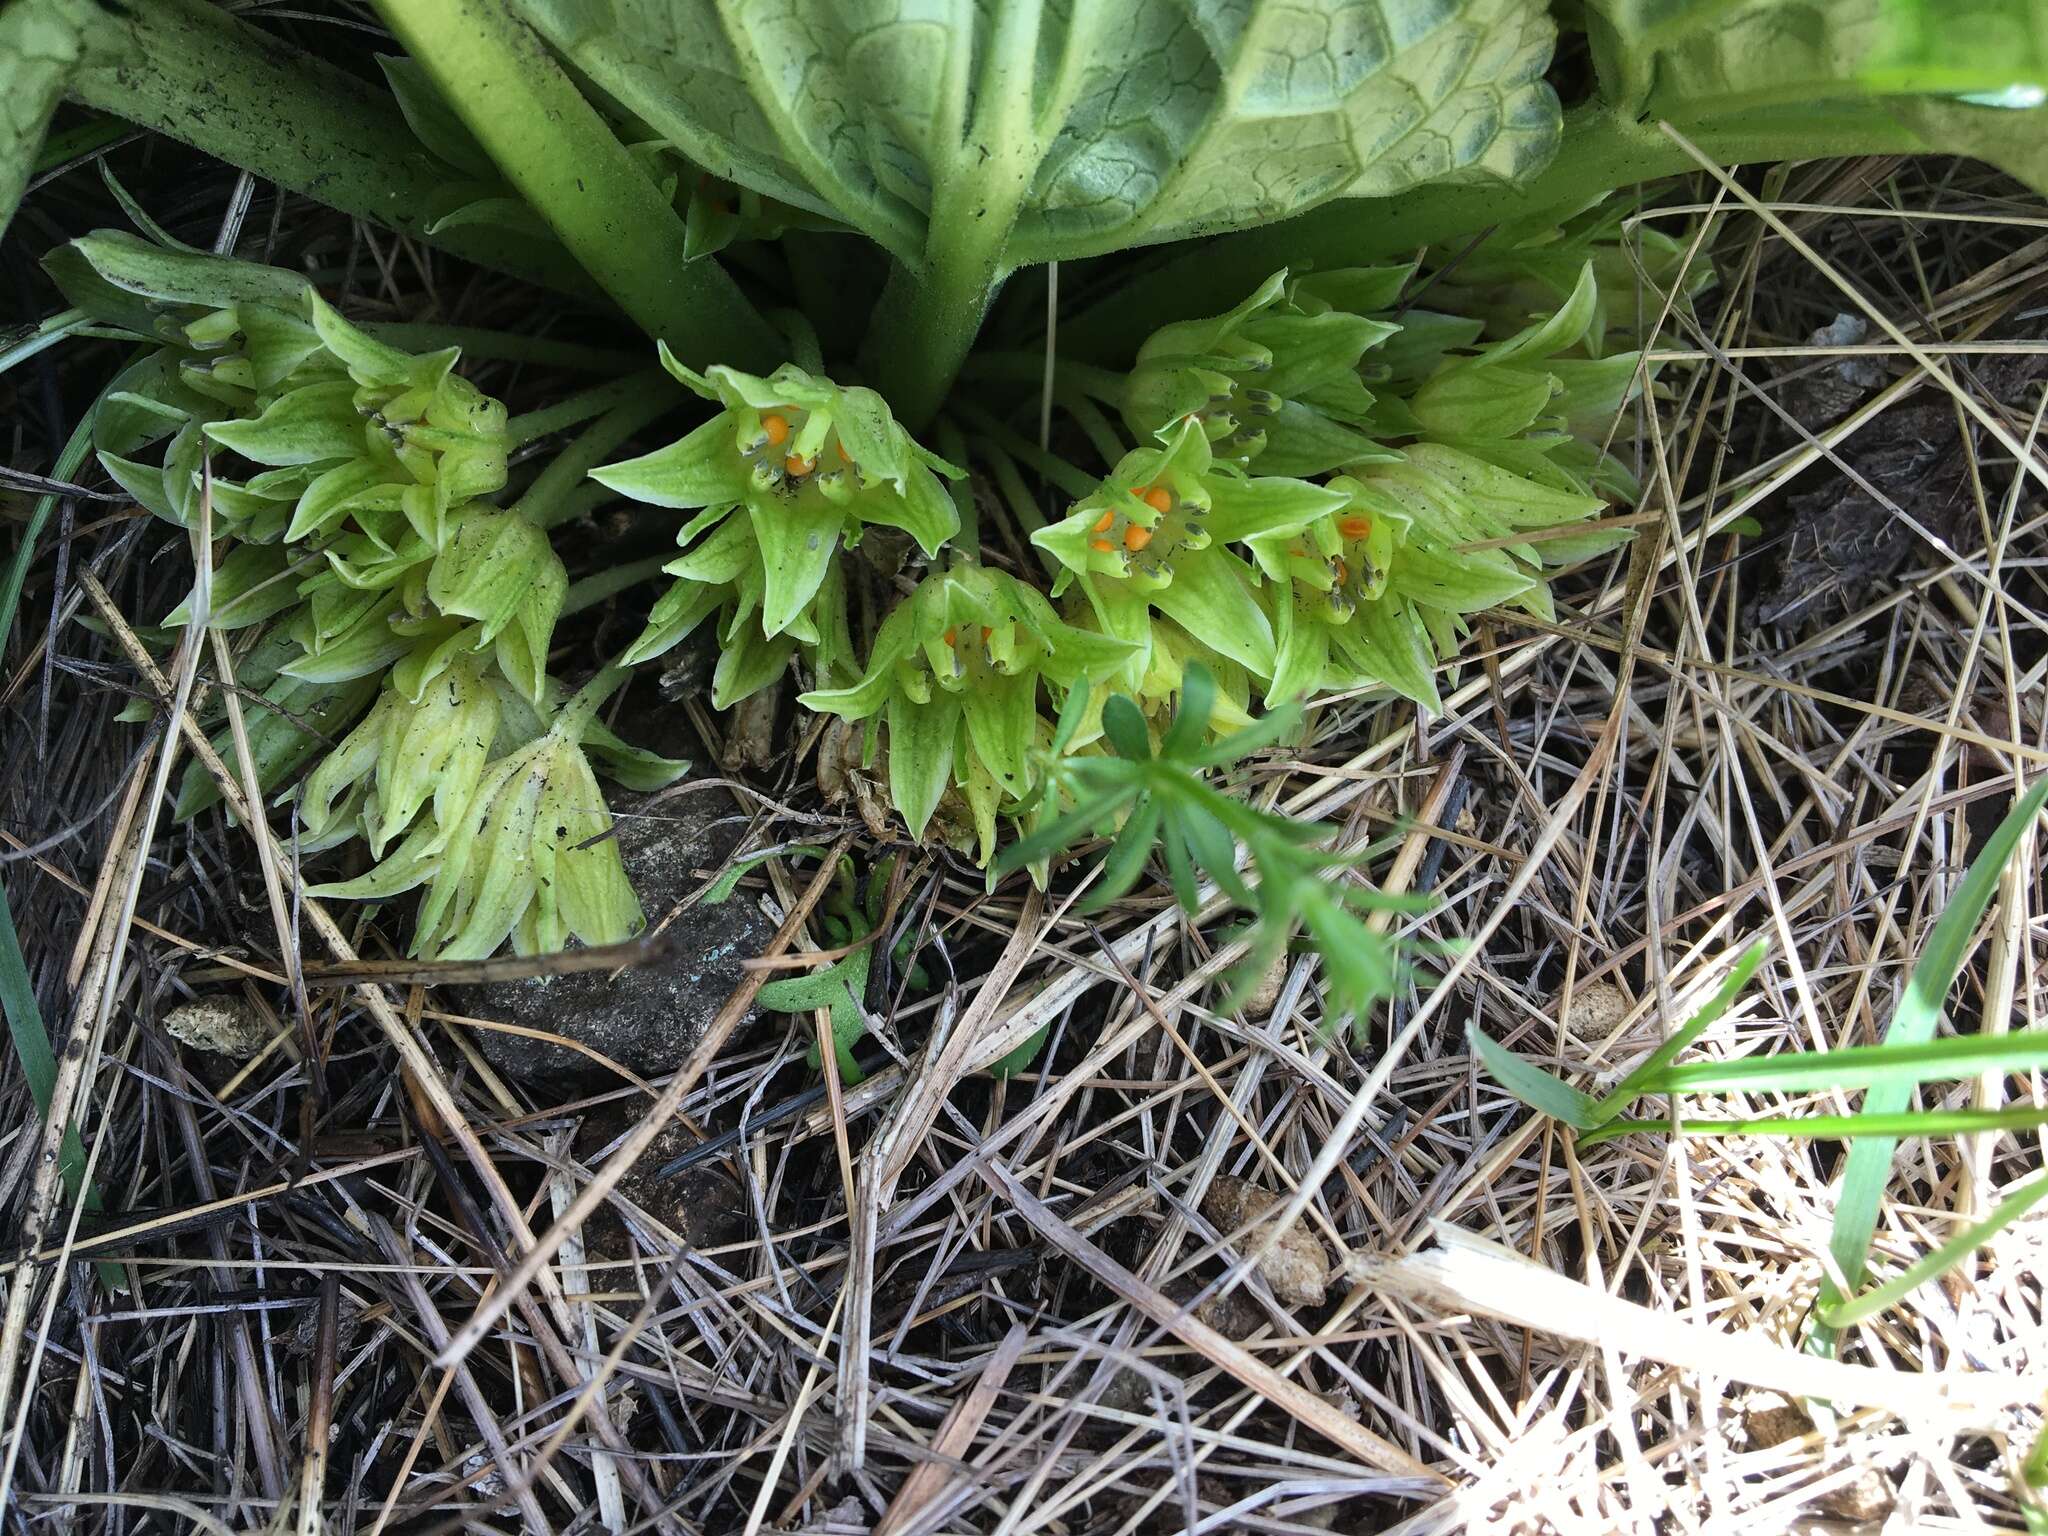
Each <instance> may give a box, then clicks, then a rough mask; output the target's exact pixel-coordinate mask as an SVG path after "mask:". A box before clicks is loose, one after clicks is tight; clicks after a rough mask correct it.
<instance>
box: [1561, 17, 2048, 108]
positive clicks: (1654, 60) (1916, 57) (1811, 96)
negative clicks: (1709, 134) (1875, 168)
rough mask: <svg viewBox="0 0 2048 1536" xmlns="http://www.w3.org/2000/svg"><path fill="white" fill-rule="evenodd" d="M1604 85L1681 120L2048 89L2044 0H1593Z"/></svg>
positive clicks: (1592, 25)
mask: <svg viewBox="0 0 2048 1536" xmlns="http://www.w3.org/2000/svg"><path fill="white" fill-rule="evenodd" d="M1587 13H1588V14H1587V30H1588V33H1589V34H1590V36H1591V38H1592V42H1593V56H1594V62H1595V65H1596V67H1597V68H1598V70H1599V73H1600V78H1601V81H1602V83H1603V84H1604V85H1605V86H1606V89H1607V92H1608V94H1609V95H1610V96H1612V97H1613V98H1614V99H1615V100H1616V101H1617V102H1618V103H1619V104H1621V105H1623V106H1626V107H1628V108H1629V109H1631V110H1634V111H1638V112H1641V113H1643V114H1644V115H1646V116H1650V117H1668V118H1672V119H1674V120H1675V121H1679V122H1685V121H1688V120H1697V119H1698V118H1700V117H1702V116H1706V115H1710V114H1711V115H1721V114H1725V113H1732V112H1743V111H1752V110H1756V109H1759V108H1770V107H1778V106H1793V107H1805V106H1808V105H1810V104H1812V103H1814V102H1816V101H1824V100H1827V99H1829V98H1838V97H1855V96H1873V95H1900V96H1904V95H1936V96H1961V95H1966V94H1978V93H1985V94H1996V93H1999V92H2002V91H2004V90H2006V89H2008V88H2009V87H2012V86H2031V87H2041V86H2048V15H2044V13H2043V12H2042V9H2041V7H2040V6H2039V5H2038V4H2036V3H2035V0H1589V4H1588V6H1587Z"/></svg>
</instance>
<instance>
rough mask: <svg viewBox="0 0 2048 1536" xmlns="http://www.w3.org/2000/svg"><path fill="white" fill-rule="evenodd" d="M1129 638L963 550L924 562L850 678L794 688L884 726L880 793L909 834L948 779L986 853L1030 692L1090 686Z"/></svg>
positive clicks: (1112, 665)
mask: <svg viewBox="0 0 2048 1536" xmlns="http://www.w3.org/2000/svg"><path fill="white" fill-rule="evenodd" d="M1130 650H1131V646H1130V644H1129V643H1128V642H1124V641H1121V640H1118V639H1114V638H1112V637H1109V636H1105V635H1100V634H1095V633H1093V632H1091V631H1089V630H1085V629H1078V628H1075V627H1074V626H1073V625H1070V624H1066V623H1064V622H1062V621H1061V619H1060V617H1059V615H1058V613H1057V612H1056V611H1055V610H1054V608H1053V606H1052V604H1051V603H1050V602H1049V601H1048V600H1047V599H1046V597H1045V595H1044V594H1043V593H1041V592H1039V591H1038V590H1037V589H1036V588H1034V587H1031V586H1028V585H1026V584H1025V583H1024V582H1021V581H1019V580H1018V579H1017V578H1016V577H1014V576H1011V575H1009V574H1008V573H1006V572H1003V571H998V570H992V569H990V568H988V567H986V566H983V565H979V564H977V563H975V562H974V561H971V560H967V559H964V558H962V559H956V560H955V561H954V562H953V563H952V564H951V565H950V566H948V567H947V568H946V569H945V570H943V571H933V572H932V573H930V574H929V575H927V576H926V577H925V578H924V580H923V581H922V582H920V583H919V585H918V588H917V590H916V592H914V593H913V594H912V595H911V596H910V597H908V598H907V599H905V600H904V601H902V602H899V603H898V604H897V605H896V607H895V608H894V609H893V610H892V611H891V612H890V614H889V616H888V617H887V618H886V619H884V620H883V621H882V625H881V628H880V629H879V630H877V631H876V634H875V643H874V646H873V649H872V650H871V651H870V653H869V656H868V664H867V668H866V670H865V671H864V672H863V673H862V675H861V678H860V680H859V681H858V682H856V683H854V684H853V685H852V686H851V687H847V688H837V689H827V690H816V691H813V692H810V693H806V694H804V695H802V696H801V698H800V699H799V702H800V703H802V704H803V705H804V706H805V707H806V708H808V709H814V710H818V711H820V712H825V713H831V714H836V715H839V716H841V717H843V718H845V719H848V720H866V721H868V722H870V724H869V731H868V758H869V760H870V761H872V760H873V757H874V749H875V744H876V739H877V734H878V733H877V731H876V725H877V724H886V726H887V727H888V746H889V793H890V798H891V799H892V800H893V801H894V802H895V805H896V809H897V811H898V812H899V813H900V814H901V815H902V817H903V820H904V822H905V824H906V825H908V827H909V828H910V832H911V835H912V836H913V837H917V836H922V835H923V833H924V829H925V825H926V823H927V822H929V821H930V820H931V817H932V812H933V811H934V810H935V809H936V808H937V806H938V804H939V800H940V797H941V796H943V795H944V794H945V792H946V790H947V787H948V786H949V785H957V786H958V787H959V789H960V791H961V793H962V795H963V797H964V798H965V799H966V801H967V803H968V806H969V808H970V809H971V811H972V812H973V816H974V822H975V827H976V831H977V833H978V835H979V840H980V843H981V857H982V859H983V861H984V862H985V861H986V860H987V859H988V858H989V856H990V855H991V853H992V852H993V849H994V836H995V817H996V814H997V811H998V808H999V806H1000V805H1001V804H1003V803H1005V802H1014V801H1019V800H1022V799H1024V798H1025V797H1026V796H1027V795H1029V794H1030V792H1031V789H1032V785H1033V774H1034V768H1033V748H1034V747H1035V746H1036V745H1037V744H1038V741H1039V738H1040V734H1041V731H1040V718H1039V690H1040V684H1041V683H1044V684H1045V685H1047V686H1049V687H1050V688H1052V689H1054V690H1058V691H1059V692H1060V693H1062V694H1063V693H1064V692H1065V691H1066V690H1069V689H1072V688H1074V687H1076V686H1077V685H1083V684H1090V685H1092V684H1094V683H1096V682H1099V681H1101V680H1103V679H1105V678H1107V677H1109V676H1110V675H1111V674H1112V673H1114V672H1115V671H1116V670H1117V668H1118V667H1119V666H1120V665H1121V664H1122V663H1123V661H1124V659H1125V657H1126V656H1127V655H1128V654H1129V652H1130Z"/></svg>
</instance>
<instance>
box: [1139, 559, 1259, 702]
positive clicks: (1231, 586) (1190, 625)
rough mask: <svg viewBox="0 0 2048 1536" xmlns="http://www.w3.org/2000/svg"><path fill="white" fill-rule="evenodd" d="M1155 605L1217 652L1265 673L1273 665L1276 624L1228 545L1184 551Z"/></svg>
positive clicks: (1159, 591) (1152, 597) (1158, 595)
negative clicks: (1268, 616) (1222, 547)
mask: <svg viewBox="0 0 2048 1536" xmlns="http://www.w3.org/2000/svg"><path fill="white" fill-rule="evenodd" d="M1151 600H1152V606H1153V607H1154V608H1157V609H1158V610H1159V611H1160V612H1161V613H1163V614H1165V615H1166V616H1167V617H1168V618H1170V619H1172V620H1173V621H1174V622H1175V623H1176V624H1178V625H1180V627H1181V628H1182V629H1184V630H1186V631H1187V632H1188V633H1189V634H1191V635H1193V636H1195V637H1196V638H1197V639H1199V640H1200V641H1201V642H1202V643H1203V644H1204V645H1206V646H1208V647H1209V648H1210V649H1211V650H1213V651H1219V652H1221V653H1222V654H1223V655H1225V656H1228V657H1229V658H1230V659H1231V660H1232V661H1234V662H1237V663H1238V664H1239V665H1240V666H1243V667H1247V668H1249V669H1250V670H1251V671H1253V672H1256V673H1258V674H1259V675H1260V676H1261V677H1263V676H1265V675H1266V674H1267V673H1269V672H1271V671H1272V670H1273V625H1272V622H1271V621H1270V620H1269V619H1268V618H1267V617H1266V611H1265V610H1264V609H1263V608H1261V607H1260V606H1259V600H1258V599H1257V598H1256V597H1254V596H1252V589H1251V583H1250V582H1249V581H1248V580H1247V579H1246V570H1245V564H1244V562H1243V561H1242V560H1240V559H1238V558H1237V556H1235V555H1233V554H1231V553H1229V552H1228V551H1227V550H1222V549H1217V548H1214V547H1211V548H1209V549H1204V550H1198V551H1193V552H1186V553H1183V554H1182V555H1181V556H1180V557H1179V559H1178V561H1177V562H1176V564H1175V566H1174V572H1173V580H1172V581H1171V582H1170V583H1168V584H1167V585H1166V586H1164V587H1161V588H1160V589H1159V590H1158V591H1157V592H1154V593H1152V594H1151Z"/></svg>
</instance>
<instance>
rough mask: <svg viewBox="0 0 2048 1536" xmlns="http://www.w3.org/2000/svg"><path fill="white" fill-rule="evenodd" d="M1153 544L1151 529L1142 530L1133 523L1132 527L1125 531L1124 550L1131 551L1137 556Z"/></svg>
mask: <svg viewBox="0 0 2048 1536" xmlns="http://www.w3.org/2000/svg"><path fill="white" fill-rule="evenodd" d="M1151 542H1152V530H1151V529H1150V528H1141V527H1139V526H1138V525H1137V524H1136V523H1132V524H1131V525H1130V527H1128V528H1126V529H1125V530H1124V548H1125V549H1128V550H1130V551H1131V552H1132V553H1133V554H1136V553H1137V552H1138V551H1139V550H1141V549H1143V548H1144V547H1145V546H1146V545H1147V544H1150V543H1151Z"/></svg>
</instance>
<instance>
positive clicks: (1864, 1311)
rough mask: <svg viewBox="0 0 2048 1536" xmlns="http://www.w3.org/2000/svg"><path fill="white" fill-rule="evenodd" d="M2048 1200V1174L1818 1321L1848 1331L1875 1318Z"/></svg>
mask: <svg viewBox="0 0 2048 1536" xmlns="http://www.w3.org/2000/svg"><path fill="white" fill-rule="evenodd" d="M2044 1196H2048V1174H2041V1175H2039V1176H2037V1177H2035V1178H2033V1179H2030V1180H2028V1181H2027V1182H2026V1183H2024V1184H2022V1185H2021V1186H2020V1187H2019V1188H2018V1189H2016V1190H2014V1191H2013V1192H2012V1193H2011V1194H2010V1195H2007V1196H2006V1197H2005V1198H2004V1199H2003V1200H2001V1201H1999V1202H1998V1207H1997V1209H1996V1210H1994V1211H1992V1213H1991V1214H1990V1215H1989V1216H1987V1217H1985V1218H1984V1219H1983V1220H1982V1221H1979V1222H1974V1223H1972V1224H1971V1225H1969V1226H1967V1227H1965V1228H1963V1230H1962V1231H1960V1232H1958V1233H1956V1235H1955V1236H1954V1237H1951V1238H1950V1239H1949V1240H1948V1241H1947V1242H1945V1243H1943V1244H1942V1245H1941V1246H1940V1247H1939V1248H1936V1249H1935V1250H1934V1251H1933V1252H1932V1253H1929V1254H1927V1255H1925V1256H1924V1257H1922V1258H1920V1259H1917V1260H1915V1261H1914V1262H1913V1263H1912V1264H1911V1265H1909V1266H1908V1267H1907V1268H1906V1269H1905V1270H1904V1271H1903V1272H1902V1273H1900V1274H1899V1275H1898V1276H1897V1277H1896V1278H1894V1279H1891V1280H1887V1281H1886V1282H1885V1283H1884V1284H1883V1285H1880V1286H1876V1287H1874V1288H1872V1289H1870V1290H1868V1291H1865V1292H1863V1293H1862V1294H1861V1295H1859V1296H1856V1297H1854V1298H1853V1299H1851V1300H1848V1301H1842V1302H1837V1303H1835V1304H1833V1305H1831V1306H1827V1307H1824V1308H1823V1309H1822V1311H1821V1314H1820V1316H1821V1321H1822V1322H1824V1323H1825V1324H1826V1325H1827V1326H1828V1327H1830V1328H1848V1327H1852V1326H1854V1325H1855V1324H1857V1323H1860V1322H1862V1321H1863V1320H1864V1319H1865V1318H1867V1317H1875V1316H1877V1314H1878V1313H1880V1312H1882V1311H1884V1310H1885V1308H1887V1307H1889V1306H1891V1305H1892V1304H1893V1303H1895V1302H1898V1301H1902V1300H1904V1299H1905V1298H1906V1297H1907V1296H1908V1295H1910V1294H1911V1293H1912V1292H1913V1291H1916V1290H1918V1289H1919V1288H1920V1287H1921V1286H1923V1285H1925V1284H1926V1283H1927V1282H1928V1281H1930V1280H1934V1279H1938V1278H1939V1277H1940V1276H1942V1275H1945V1274H1947V1273H1948V1272H1949V1271H1950V1270H1951V1269H1954V1268H1955V1267H1956V1266H1957V1265H1958V1264H1960V1263H1962V1262H1963V1261H1964V1260H1965V1259H1967V1258H1969V1256H1970V1255H1971V1254H1973V1253H1975V1252H1976V1251H1977V1250H1978V1249H1979V1248H1981V1247H1983V1246H1984V1245H1985V1244H1986V1243H1988V1242H1990V1241H1991V1239H1992V1238H1994V1237H1996V1236H1997V1235H1998V1234H1999V1233H2001V1232H2003V1231H2004V1230H2005V1229H2006V1228H2007V1227H2009V1226H2011V1225H2012V1224H2013V1223H2014V1222H2016V1221H2018V1220H2019V1219H2020V1218H2021V1217H2022V1216H2024V1215H2026V1214H2027V1212H2029V1211H2031V1210H2032V1209H2033V1208H2034V1207H2035V1206H2037V1205H2039V1204H2040V1203H2041V1200H2042V1198H2043V1197H2044Z"/></svg>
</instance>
